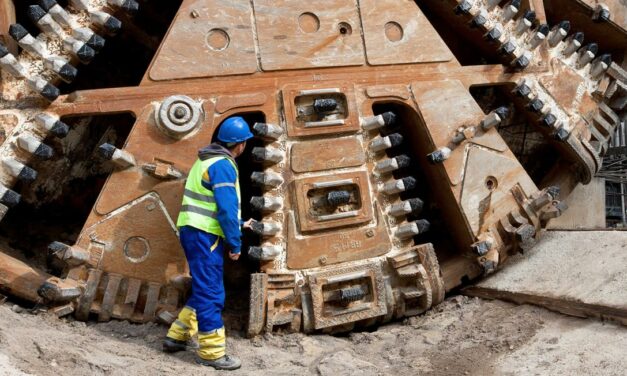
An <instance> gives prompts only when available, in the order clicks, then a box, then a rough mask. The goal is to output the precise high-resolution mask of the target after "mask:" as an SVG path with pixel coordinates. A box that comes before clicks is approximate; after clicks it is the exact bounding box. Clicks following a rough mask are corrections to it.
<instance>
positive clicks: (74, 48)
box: [63, 37, 96, 64]
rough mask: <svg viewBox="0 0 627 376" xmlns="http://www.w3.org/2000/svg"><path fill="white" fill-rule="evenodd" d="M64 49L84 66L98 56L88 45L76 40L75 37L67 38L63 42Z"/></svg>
mask: <svg viewBox="0 0 627 376" xmlns="http://www.w3.org/2000/svg"><path fill="white" fill-rule="evenodd" d="M63 48H65V49H66V50H67V51H69V52H70V53H72V54H73V55H74V56H76V58H78V60H80V62H81V63H83V64H89V62H91V61H92V60H93V59H94V57H95V56H96V51H95V50H94V49H93V48H91V47H89V45H87V43H85V42H82V41H79V40H77V39H74V38H73V37H66V38H65V39H64V40H63Z"/></svg>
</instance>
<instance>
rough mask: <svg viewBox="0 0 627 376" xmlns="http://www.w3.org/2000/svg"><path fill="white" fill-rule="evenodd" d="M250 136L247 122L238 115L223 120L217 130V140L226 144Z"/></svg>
mask: <svg viewBox="0 0 627 376" xmlns="http://www.w3.org/2000/svg"><path fill="white" fill-rule="evenodd" d="M252 137H253V134H252V133H251V132H250V128H249V127H248V123H246V120H244V119H242V118H241V117H239V116H233V117H230V118H228V119H226V120H225V121H223V122H222V125H221V126H220V130H219V131H218V141H221V142H224V143H228V144H232V143H240V142H244V141H246V140H248V139H249V138H252Z"/></svg>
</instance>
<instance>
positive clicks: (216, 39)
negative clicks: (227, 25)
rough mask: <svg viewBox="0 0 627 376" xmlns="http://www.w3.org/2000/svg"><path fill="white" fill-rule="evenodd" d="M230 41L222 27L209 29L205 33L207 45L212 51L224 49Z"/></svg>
mask: <svg viewBox="0 0 627 376" xmlns="http://www.w3.org/2000/svg"><path fill="white" fill-rule="evenodd" d="M230 42H231V38H230V37H229V34H228V33H227V32H226V31H224V30H222V29H211V30H209V33H207V45H208V46H209V48H211V49H212V50H214V51H222V50H225V49H226V48H227V47H228V46H229V43H230Z"/></svg>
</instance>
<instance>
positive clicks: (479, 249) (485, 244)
mask: <svg viewBox="0 0 627 376" xmlns="http://www.w3.org/2000/svg"><path fill="white" fill-rule="evenodd" d="M490 248H492V243H491V242H489V241H487V240H484V241H478V242H476V243H473V244H471V245H470V249H471V250H472V251H473V253H475V254H476V255H479V256H484V255H485V254H486V253H488V252H489V251H490Z"/></svg>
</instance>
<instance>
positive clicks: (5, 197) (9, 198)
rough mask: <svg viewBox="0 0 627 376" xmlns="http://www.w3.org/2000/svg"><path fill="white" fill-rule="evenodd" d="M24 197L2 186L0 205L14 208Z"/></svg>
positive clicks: (0, 186) (0, 188)
mask: <svg viewBox="0 0 627 376" xmlns="http://www.w3.org/2000/svg"><path fill="white" fill-rule="evenodd" d="M21 199H22V196H20V194H19V193H17V192H15V191H12V190H10V189H9V188H7V187H5V186H4V185H2V184H0V204H2V205H4V206H6V207H9V208H12V207H14V206H15V205H17V204H19V203H20V200H21Z"/></svg>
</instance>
